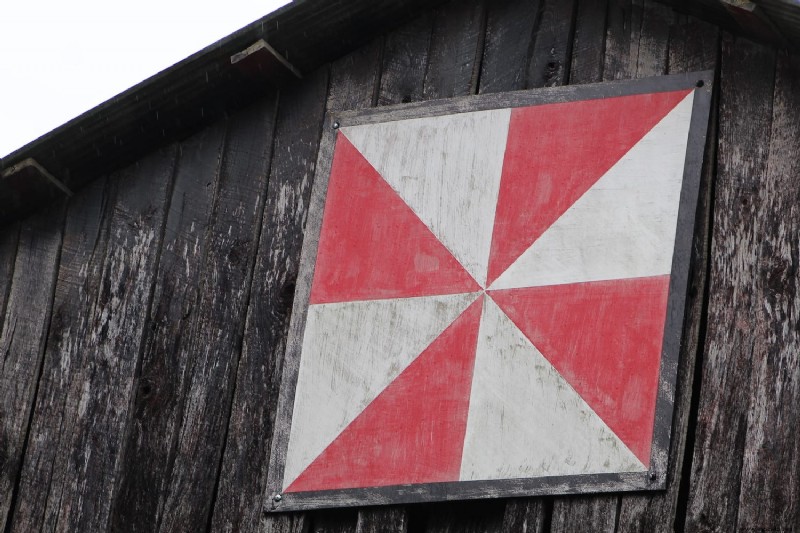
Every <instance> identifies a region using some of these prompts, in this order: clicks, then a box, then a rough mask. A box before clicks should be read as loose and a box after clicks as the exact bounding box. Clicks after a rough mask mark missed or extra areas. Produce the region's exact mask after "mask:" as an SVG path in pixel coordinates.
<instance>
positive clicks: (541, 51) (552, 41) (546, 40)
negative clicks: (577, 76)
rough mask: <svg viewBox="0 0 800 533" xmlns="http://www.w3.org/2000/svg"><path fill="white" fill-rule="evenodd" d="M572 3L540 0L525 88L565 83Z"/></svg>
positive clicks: (568, 60)
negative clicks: (539, 10)
mask: <svg viewBox="0 0 800 533" xmlns="http://www.w3.org/2000/svg"><path fill="white" fill-rule="evenodd" d="M575 4H576V0H542V4H541V13H540V16H539V19H538V21H537V31H536V35H535V38H534V42H533V51H532V52H531V60H530V64H529V65H528V75H527V78H528V82H527V84H526V85H527V87H528V88H534V87H556V86H558V85H564V84H565V83H567V81H568V79H569V72H570V64H569V62H570V59H571V58H572V42H573V35H574V28H575V25H574V23H575Z"/></svg>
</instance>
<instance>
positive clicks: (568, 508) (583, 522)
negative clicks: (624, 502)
mask: <svg viewBox="0 0 800 533" xmlns="http://www.w3.org/2000/svg"><path fill="white" fill-rule="evenodd" d="M555 503H556V504H555V505H554V506H553V522H552V524H551V526H550V531H551V533H580V532H584V531H585V532H586V533H614V531H615V528H616V525H617V516H616V514H617V503H618V498H615V497H613V496H574V497H571V498H568V499H567V498H562V499H558V500H556V502H555Z"/></svg>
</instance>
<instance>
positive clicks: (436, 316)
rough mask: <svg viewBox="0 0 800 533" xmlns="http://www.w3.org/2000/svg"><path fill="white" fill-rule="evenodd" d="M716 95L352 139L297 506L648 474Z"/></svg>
mask: <svg viewBox="0 0 800 533" xmlns="http://www.w3.org/2000/svg"><path fill="white" fill-rule="evenodd" d="M696 93H697V90H696V88H695V87H694V86H689V87H683V88H679V89H674V90H662V91H648V92H633V93H632V94H623V95H617V96H607V97H601V98H590V99H577V100H574V101H555V102H550V103H541V104H536V105H521V106H514V107H512V106H509V107H501V108H491V109H478V110H467V111H463V112H458V113H447V114H435V113H434V114H428V115H422V116H417V117H410V118H399V119H396V120H381V121H375V120H374V119H373V120H370V121H366V123H360V124H359V123H357V122H358V121H354V122H355V123H354V124H347V123H343V124H342V125H341V127H338V128H337V129H336V130H335V131H334V132H333V133H332V135H333V138H332V140H331V144H332V155H331V156H330V161H329V167H328V166H326V167H325V168H326V170H327V169H328V168H329V173H328V175H327V177H328V180H327V189H326V190H325V191H324V198H325V201H324V209H323V210H322V213H321V217H320V222H319V224H318V225H319V228H318V234H317V235H316V237H317V240H316V241H315V243H314V245H315V246H314V248H315V249H314V250H313V252H314V255H313V265H311V267H310V268H309V272H308V279H309V280H310V288H309V289H308V291H307V293H306V294H307V301H306V302H303V303H304V304H306V305H305V306H304V307H303V315H304V316H303V318H304V324H303V325H302V328H301V329H298V331H297V338H296V339H295V341H294V342H295V344H296V345H297V352H298V355H299V357H298V359H297V361H296V369H295V371H294V375H293V376H292V377H293V383H292V384H291V385H292V387H291V391H290V394H289V397H290V398H291V400H292V401H291V410H290V416H288V411H289V409H288V407H286V406H285V410H286V411H287V415H286V416H287V417H288V420H287V422H288V423H287V424H286V432H285V435H284V439H283V440H284V442H283V443H282V445H283V446H284V449H283V450H281V454H280V455H281V457H282V459H283V464H282V467H283V468H282V474H281V476H280V477H279V478H278V479H277V480H276V483H277V485H276V486H275V487H274V492H275V493H276V494H280V496H278V501H280V500H281V499H290V498H291V496H292V495H300V496H302V494H303V493H319V492H320V491H341V490H344V491H347V490H351V489H366V488H377V487H398V486H414V485H421V486H428V484H440V483H445V484H447V483H449V484H450V485H446V486H457V485H458V483H461V482H487V483H488V484H489V485H491V483H492V482H496V481H502V480H534V481H535V480H553V479H576V480H579V479H581V477H582V476H590V477H591V476H597V475H601V476H602V475H612V476H614V475H616V476H619V475H640V476H643V479H647V478H646V475H647V473H648V472H650V471H652V467H653V466H654V465H653V464H652V457H653V456H654V453H655V451H654V449H653V447H654V444H653V443H654V431H655V430H654V428H655V425H656V424H655V419H656V414H657V404H658V402H659V401H660V400H659V390H660V388H663V387H662V384H663V383H664V382H665V381H664V376H662V370H661V369H662V354H663V352H664V338H665V328H666V327H667V317H668V311H669V297H670V284H671V279H672V278H673V277H674V273H673V262H674V261H673V260H674V254H675V243H676V235H677V231H678V228H679V211H680V209H681V205H682V201H681V196H682V191H684V189H685V188H686V187H685V183H684V182H685V180H684V177H685V174H686V161H687V148H688V147H689V141H690V127H691V125H692V116H693V110H694V108H695V97H696ZM337 126H338V124H337ZM698 170H699V169H698ZM685 194H686V193H685V192H684V195H685ZM683 203H684V204H685V201H684V202H683ZM692 214H693V213H692ZM684 286H685V285H684ZM674 311H675V310H673V312H674ZM672 371H673V372H674V369H673V370H672ZM673 379H674V376H673ZM668 381H669V380H667V382H668ZM670 412H671V411H670ZM615 479H616V478H615ZM489 485H487V486H489ZM612 485H613V484H612ZM612 488H613V487H612ZM457 492H458V491H457V490H456V493H457ZM438 497H441V496H438ZM448 497H449V496H448ZM471 497H474V496H471ZM434 499H436V498H434Z"/></svg>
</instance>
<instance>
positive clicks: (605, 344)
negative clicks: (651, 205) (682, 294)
mask: <svg viewBox="0 0 800 533" xmlns="http://www.w3.org/2000/svg"><path fill="white" fill-rule="evenodd" d="M668 291H669V276H655V277H650V278H633V279H623V280H612V281H597V282H592V283H574V284H569V285H550V286H546V287H533V288H527V289H508V290H502V291H492V292H491V296H492V299H493V300H494V301H495V302H497V304H498V305H499V306H500V308H501V309H502V310H503V311H504V312H505V313H506V314H507V315H508V317H509V318H510V319H511V320H512V322H514V324H516V326H517V327H518V328H519V329H520V330H521V331H522V332H523V333H524V334H525V336H526V337H528V339H530V341H531V342H532V343H533V344H534V346H536V348H537V349H538V350H539V351H540V352H541V353H542V355H544V356H545V357H546V358H547V360H548V361H550V363H551V364H552V365H553V366H554V367H555V368H556V370H558V371H559V372H560V373H561V375H562V376H564V378H565V379H566V380H567V382H569V384H570V385H572V387H573V388H574V389H575V390H576V391H577V392H578V394H580V395H581V397H582V398H583V399H584V400H585V401H586V403H588V404H589V406H590V407H591V408H592V409H593V410H594V411H595V413H597V414H598V416H600V418H602V419H603V421H604V422H605V423H606V424H608V427H609V428H611V430H612V431H613V432H614V433H616V434H617V436H618V437H619V438H620V439H621V440H622V441H623V442H624V443H625V444H626V445H627V446H628V448H630V450H631V451H632V452H633V453H634V454H635V455H636V456H637V457H638V458H639V460H640V461H642V463H644V464H645V465H648V464H649V463H650V446H651V443H652V437H653V422H654V420H655V406H656V396H657V393H658V372H659V365H660V363H661V343H662V339H663V336H664V323H665V320H666V315H667V293H668Z"/></svg>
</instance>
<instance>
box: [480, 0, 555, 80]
mask: <svg viewBox="0 0 800 533" xmlns="http://www.w3.org/2000/svg"><path fill="white" fill-rule="evenodd" d="M539 11H540V1H539V0H536V1H531V2H520V1H518V0H499V1H495V2H490V3H489V4H488V13H487V21H486V44H485V50H484V53H483V61H482V63H481V78H480V87H478V92H479V93H481V94H490V93H496V92H502V91H516V90H520V89H525V88H527V84H528V64H529V63H530V54H531V47H532V45H533V39H534V33H535V31H536V26H537V20H538V18H539Z"/></svg>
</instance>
